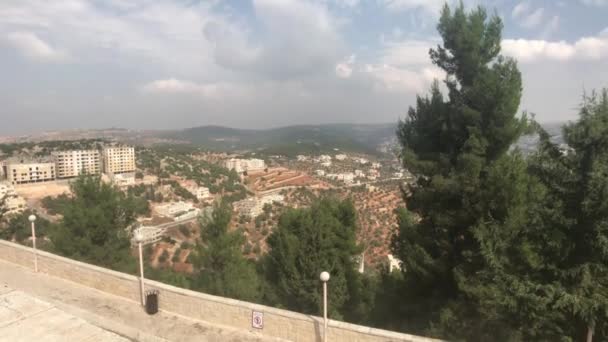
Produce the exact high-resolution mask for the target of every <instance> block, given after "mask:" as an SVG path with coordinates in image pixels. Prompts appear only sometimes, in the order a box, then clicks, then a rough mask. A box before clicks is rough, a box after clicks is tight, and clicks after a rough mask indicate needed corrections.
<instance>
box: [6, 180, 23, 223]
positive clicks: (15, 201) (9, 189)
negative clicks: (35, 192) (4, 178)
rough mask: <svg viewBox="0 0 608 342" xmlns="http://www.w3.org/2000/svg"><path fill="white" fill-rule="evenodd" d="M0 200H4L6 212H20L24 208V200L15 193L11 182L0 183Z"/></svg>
mask: <svg viewBox="0 0 608 342" xmlns="http://www.w3.org/2000/svg"><path fill="white" fill-rule="evenodd" d="M0 201H4V208H5V210H6V214H7V215H8V214H13V213H20V212H22V211H24V210H25V208H26V202H25V200H24V199H23V197H21V196H19V195H17V192H15V188H14V187H13V185H12V184H9V183H5V182H1V183H0Z"/></svg>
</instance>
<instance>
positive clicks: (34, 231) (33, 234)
mask: <svg viewBox="0 0 608 342" xmlns="http://www.w3.org/2000/svg"><path fill="white" fill-rule="evenodd" d="M32 246H33V247H34V272H38V251H37V250H36V224H35V223H34V221H32Z"/></svg>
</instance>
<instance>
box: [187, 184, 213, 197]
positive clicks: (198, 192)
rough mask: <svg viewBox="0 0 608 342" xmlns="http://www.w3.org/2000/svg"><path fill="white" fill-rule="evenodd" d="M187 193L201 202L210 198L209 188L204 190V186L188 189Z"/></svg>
mask: <svg viewBox="0 0 608 342" xmlns="http://www.w3.org/2000/svg"><path fill="white" fill-rule="evenodd" d="M188 191H190V192H191V193H192V194H193V195H194V196H196V199H199V200H203V199H207V198H210V197H211V193H210V192H209V188H206V187H204V186H199V187H194V188H188Z"/></svg>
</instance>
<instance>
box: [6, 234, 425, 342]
mask: <svg viewBox="0 0 608 342" xmlns="http://www.w3.org/2000/svg"><path fill="white" fill-rule="evenodd" d="M0 259H3V260H5V261H8V262H12V263H15V264H19V265H22V266H25V267H27V268H30V269H33V268H34V262H33V251H32V249H31V248H28V247H24V246H21V245H17V244H14V243H10V242H7V241H3V240H0ZM38 270H39V272H43V273H46V274H49V275H52V276H55V277H59V278H62V279H66V280H70V281H72V282H75V283H79V284H82V285H84V286H88V287H92V288H95V289H98V290H101V291H104V292H107V293H110V294H113V295H117V296H121V297H124V298H127V299H129V300H132V301H134V302H135V303H138V302H139V301H140V293H139V281H138V278H137V277H135V276H132V275H129V274H124V273H120V272H115V271H112V270H108V269H104V268H101V267H97V266H93V265H90V264H85V263H82V262H78V261H74V260H71V259H67V258H64V257H60V256H57V255H54V254H50V253H46V252H42V251H39V252H38ZM146 289H147V290H148V289H156V290H159V291H160V296H159V306H160V309H161V310H164V311H168V312H172V313H176V314H179V315H183V316H187V317H191V318H194V319H199V320H203V321H206V322H209V323H212V324H218V325H224V326H230V327H233V328H237V329H243V330H251V331H256V332H258V333H260V334H262V335H267V336H272V337H278V338H283V339H287V340H292V341H322V334H323V319H322V318H319V317H315V316H309V315H303V314H299V313H295V312H291V311H287V310H280V309H275V308H271V307H268V306H263V305H258V304H252V303H248V302H242V301H238V300H234V299H228V298H223V297H217V296H211V295H207V294H204V293H200V292H195V291H190V290H185V289H181V288H178V287H174V286H170V285H166V284H162V283H159V282H155V281H150V280H147V281H146ZM330 300H331V296H330ZM135 303H134V305H137V304H135ZM254 311H256V312H261V313H263V324H264V326H263V328H262V329H254V328H253V327H252V314H253V312H254ZM328 339H329V340H330V341H332V342H334V341H345V342H355V341H412V342H423V341H424V342H428V341H436V340H433V339H429V338H424V337H418V336H413V335H407V334H399V333H395V332H390V331H386V330H379V329H373V328H369V327H363V326H359V325H354V324H348V323H344V322H339V321H333V320H330V321H329V330H328Z"/></svg>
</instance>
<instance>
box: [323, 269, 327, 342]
mask: <svg viewBox="0 0 608 342" xmlns="http://www.w3.org/2000/svg"><path fill="white" fill-rule="evenodd" d="M323 324H324V325H325V327H324V329H323V342H327V282H326V281H324V282H323Z"/></svg>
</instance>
